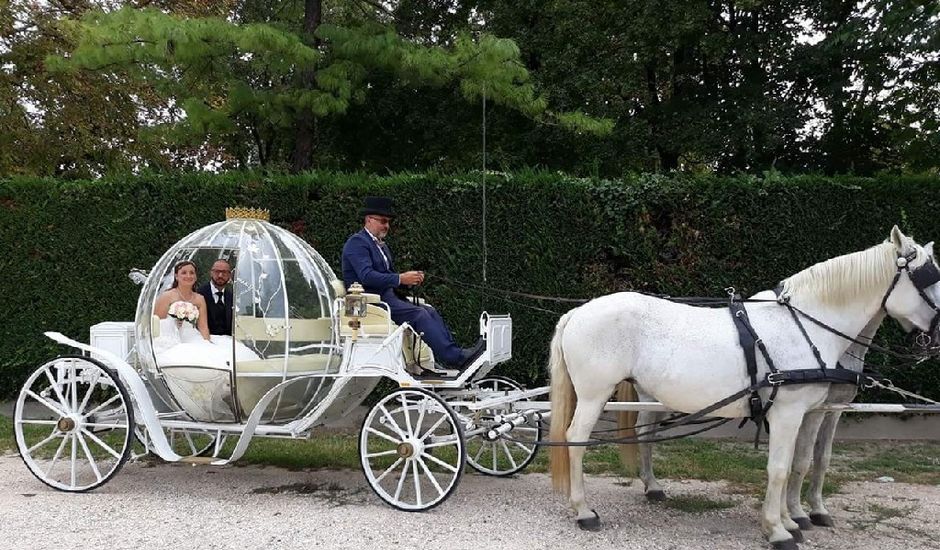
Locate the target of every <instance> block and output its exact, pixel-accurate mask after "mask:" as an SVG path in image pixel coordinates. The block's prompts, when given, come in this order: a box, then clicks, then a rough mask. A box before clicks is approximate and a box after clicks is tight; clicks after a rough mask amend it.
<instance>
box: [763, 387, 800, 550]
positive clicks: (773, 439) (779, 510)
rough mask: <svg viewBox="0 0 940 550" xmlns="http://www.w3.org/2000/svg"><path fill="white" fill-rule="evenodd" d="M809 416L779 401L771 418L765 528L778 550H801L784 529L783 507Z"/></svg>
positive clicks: (764, 509)
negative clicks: (795, 451)
mask: <svg viewBox="0 0 940 550" xmlns="http://www.w3.org/2000/svg"><path fill="white" fill-rule="evenodd" d="M805 413H806V409H805V408H800V407H794V406H789V407H788V406H787V405H785V404H783V403H780V402H779V401H778V403H777V405H776V406H774V407H772V408H771V409H770V412H769V413H768V414H767V420H768V422H769V423H770V444H769V451H768V456H767V494H766V496H765V497H764V508H763V513H762V515H763V517H762V518H761V527H762V528H763V530H764V533H765V534H766V535H767V539H768V540H769V541H770V544H771V545H772V546H773V547H774V548H776V549H778V550H779V549H785V550H793V549H795V548H797V545H796V541H795V540H794V537H793V535H792V534H791V533H790V532H789V531H788V530H787V526H786V525H784V522H783V511H784V510H785V507H784V506H782V504H783V503H784V496H785V493H784V489H785V487H786V483H787V476H788V475H789V473H790V465H791V463H792V461H793V449H794V447H795V446H796V438H797V435H798V434H799V431H800V425H802V423H803V415H804V414H805ZM787 519H789V518H787ZM789 523H790V524H792V525H791V526H792V527H798V526H797V525H796V523H795V522H793V521H792V520H790V522H789Z"/></svg>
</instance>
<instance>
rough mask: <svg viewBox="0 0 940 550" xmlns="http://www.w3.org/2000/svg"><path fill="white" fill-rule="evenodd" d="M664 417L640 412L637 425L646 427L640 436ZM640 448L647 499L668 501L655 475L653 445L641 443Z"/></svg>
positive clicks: (649, 412) (656, 413)
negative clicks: (651, 424) (653, 423)
mask: <svg viewBox="0 0 940 550" xmlns="http://www.w3.org/2000/svg"><path fill="white" fill-rule="evenodd" d="M646 401H649V399H646ZM664 416H665V415H664V414H663V413H660V412H656V411H640V412H639V413H638V414H637V416H636V423H637V425H639V426H646V427H645V428H640V435H642V433H643V432H644V431H647V430H649V429H650V428H652V427H654V426H649V424H650V423H651V422H658V421H659V420H661V419H662V418H663V417H664ZM638 446H639V449H640V479H641V480H643V488H644V490H645V492H646V498H647V499H649V500H650V501H652V502H660V501H663V500H666V493H665V492H664V491H663V488H662V486H661V485H660V484H659V481H658V480H657V479H656V476H655V475H653V444H652V443H639V444H638Z"/></svg>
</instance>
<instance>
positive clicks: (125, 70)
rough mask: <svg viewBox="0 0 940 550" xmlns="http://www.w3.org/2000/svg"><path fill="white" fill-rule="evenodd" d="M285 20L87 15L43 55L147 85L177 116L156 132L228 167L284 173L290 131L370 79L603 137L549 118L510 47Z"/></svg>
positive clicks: (365, 24)
mask: <svg viewBox="0 0 940 550" xmlns="http://www.w3.org/2000/svg"><path fill="white" fill-rule="evenodd" d="M316 4H317V5H318V6H319V4H320V3H319V2H317V3H316ZM308 9H309V8H308ZM318 9H319V7H318ZM295 15H296V14H295ZM285 23H287V22H284V21H280V20H275V21H270V22H250V21H233V20H230V19H225V18H222V17H183V16H179V15H175V14H170V13H165V12H164V11H161V10H158V9H154V8H145V9H134V8H131V7H124V8H121V9H119V10H116V11H93V12H89V13H87V14H85V15H84V16H83V17H82V19H81V20H79V21H73V20H65V21H63V22H62V26H63V28H66V29H69V31H70V32H71V33H73V34H74V35H76V36H77V37H78V39H77V45H76V47H75V48H74V49H73V50H72V51H71V52H69V53H68V54H66V55H64V56H50V57H49V58H47V66H48V68H49V69H51V70H52V71H53V72H56V71H67V72H68V73H69V74H82V73H85V72H91V73H103V74H115V75H118V76H119V77H120V78H122V79H127V80H128V81H131V82H135V83H136V82H148V83H152V85H153V86H154V88H155V89H157V90H159V91H160V93H161V94H162V96H163V97H165V98H166V99H167V100H168V101H171V102H173V103H174V104H177V105H179V106H180V108H181V109H182V111H183V112H184V114H185V116H183V117H182V120H180V122H179V123H178V124H175V125H173V126H172V127H168V128H165V132H164V134H163V135H165V136H170V137H172V138H174V139H175V140H176V141H177V142H178V143H185V144H188V145H190V146H195V145H197V144H199V143H203V142H206V143H210V144H213V145H214V146H217V147H221V148H222V149H223V150H225V151H227V152H229V153H230V154H231V155H233V156H234V158H235V159H236V160H237V163H236V164H235V166H238V167H249V166H256V165H261V166H264V167H268V168H284V167H286V166H288V164H289V161H290V158H291V154H292V153H296V150H295V146H296V145H297V143H296V142H295V140H300V139H301V138H300V137H299V136H297V135H295V130H296V132H300V131H301V130H302V129H301V128H299V127H298V125H299V124H302V123H303V121H307V120H308V117H313V118H314V119H330V118H336V117H339V116H341V115H344V114H346V112H347V111H348V109H349V107H350V106H351V105H353V104H361V103H363V102H364V101H366V100H367V97H368V89H369V87H370V79H371V78H374V75H375V74H376V73H377V74H383V75H390V76H391V77H392V78H393V79H395V81H396V82H399V83H400V84H401V85H404V86H409V87H442V86H452V87H456V88H457V89H459V90H460V91H461V94H462V96H463V97H464V98H465V99H466V100H468V101H476V100H477V99H478V98H479V97H480V96H481V94H483V93H484V90H485V92H486V94H487V96H488V98H489V99H490V100H491V101H493V102H494V103H496V104H498V105H501V106H503V107H506V108H509V109H512V110H515V111H518V112H520V113H522V114H523V115H524V116H526V117H529V118H532V119H538V120H548V121H552V120H556V119H561V120H562V122H563V126H564V127H566V128H574V129H577V130H582V131H586V132H592V133H604V132H609V130H610V126H611V123H610V122H608V121H602V120H600V121H599V120H594V119H591V118H590V117H587V116H586V115H583V114H581V113H578V114H567V113H553V112H550V111H548V109H547V108H548V102H547V99H546V98H545V97H543V96H541V95H540V94H539V93H538V92H537V91H536V89H535V86H534V85H533V83H532V82H531V81H530V76H529V73H528V71H527V70H526V68H525V67H524V66H523V65H522V64H521V63H520V62H519V56H520V52H519V49H518V47H517V46H516V45H515V44H514V43H513V42H512V41H511V40H505V39H499V38H496V37H493V36H491V35H488V34H481V35H478V36H473V37H472V36H471V35H470V34H469V33H467V32H461V33H460V34H458V35H456V36H455V37H454V39H453V41H452V42H451V43H450V44H449V45H447V46H446V47H445V46H442V45H425V44H420V43H417V42H415V41H411V40H407V39H404V38H402V37H401V36H400V35H399V34H398V33H397V32H396V31H395V30H394V28H393V27H391V26H389V25H387V24H383V23H379V22H376V21H373V20H368V19H367V20H366V21H359V22H355V23H354V24H350V25H342V24H336V23H328V22H324V23H322V24H318V25H316V26H315V27H314V28H313V32H314V36H313V38H312V39H311V38H310V37H309V36H307V34H308V33H306V32H304V31H306V30H308V29H306V28H304V29H299V28H297V26H296V24H294V25H289V24H285ZM293 166H295V167H296V164H294V165H293Z"/></svg>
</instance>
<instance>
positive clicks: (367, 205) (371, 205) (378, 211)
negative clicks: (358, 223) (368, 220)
mask: <svg viewBox="0 0 940 550" xmlns="http://www.w3.org/2000/svg"><path fill="white" fill-rule="evenodd" d="M359 215H360V216H369V215H373V216H385V217H386V218H394V217H395V213H394V212H392V199H390V198H388V197H366V198H364V199H363V200H362V208H360V209H359Z"/></svg>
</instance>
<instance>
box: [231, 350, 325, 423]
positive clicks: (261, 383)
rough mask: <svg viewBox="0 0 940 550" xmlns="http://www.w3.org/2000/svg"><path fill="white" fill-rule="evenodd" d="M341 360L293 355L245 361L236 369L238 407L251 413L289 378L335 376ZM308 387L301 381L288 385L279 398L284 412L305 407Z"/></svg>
mask: <svg viewBox="0 0 940 550" xmlns="http://www.w3.org/2000/svg"><path fill="white" fill-rule="evenodd" d="M340 362H341V357H339V356H336V355H334V356H332V359H331V358H330V356H329V355H326V354H314V355H290V356H288V357H272V358H270V359H260V360H257V361H242V362H240V363H238V364H237V365H236V366H235V384H236V386H235V387H236V393H237V395H238V404H239V405H240V406H241V409H242V411H244V413H245V414H249V413H251V411H252V410H253V409H254V408H255V405H257V404H258V401H260V400H261V398H262V397H264V394H266V393H267V392H268V390H270V389H271V388H273V387H274V386H276V385H278V384H280V383H281V382H282V381H283V380H284V378H285V376H286V378H287V379H290V378H296V377H298V376H305V375H311V374H328V373H331V372H332V373H335V372H336V371H337V369H339V365H340ZM306 386H307V384H306V383H304V382H298V383H296V384H292V385H290V386H287V387H286V388H285V389H284V390H283V392H282V394H281V399H280V405H279V408H280V409H281V410H285V409H286V410H294V409H296V408H298V407H303V406H304V405H305V404H306V403H305V399H306V398H307V396H308V393H307V387H306Z"/></svg>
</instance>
